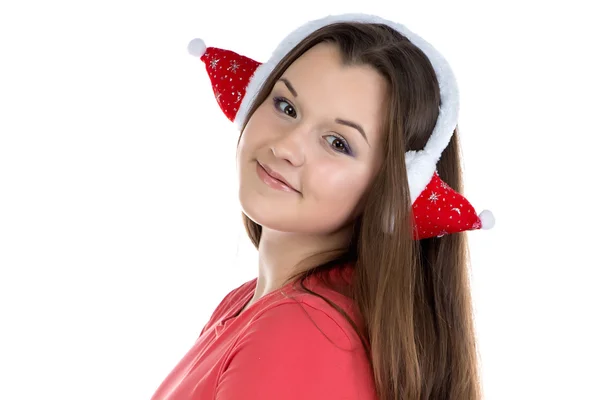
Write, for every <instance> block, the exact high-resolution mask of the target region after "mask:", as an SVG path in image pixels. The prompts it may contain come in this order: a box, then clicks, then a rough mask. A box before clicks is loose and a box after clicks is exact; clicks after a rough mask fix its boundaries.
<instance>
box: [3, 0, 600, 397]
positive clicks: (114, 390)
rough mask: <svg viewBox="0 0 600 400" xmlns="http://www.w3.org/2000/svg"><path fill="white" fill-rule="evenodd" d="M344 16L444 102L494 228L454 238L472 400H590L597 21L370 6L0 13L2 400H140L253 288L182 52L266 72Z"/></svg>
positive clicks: (520, 10)
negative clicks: (224, 303)
mask: <svg viewBox="0 0 600 400" xmlns="http://www.w3.org/2000/svg"><path fill="white" fill-rule="evenodd" d="M326 3H327V4H326ZM589 3H590V4H592V3H593V2H589ZM390 4H394V5H390ZM234 10H235V12H234ZM357 11H358V12H365V13H375V14H379V15H381V16H383V17H386V18H388V19H392V20H396V21H398V22H400V23H403V24H404V25H406V26H407V27H408V28H409V29H411V30H413V31H415V32H416V33H418V34H419V35H420V36H422V37H423V38H425V39H426V40H427V41H429V42H430V43H432V44H433V45H434V47H436V48H437V49H438V50H439V51H440V52H442V54H444V56H445V57H446V58H447V59H448V61H449V62H450V64H451V66H452V68H453V69H454V72H455V74H456V76H457V79H458V82H459V88H460V90H461V112H460V119H459V126H460V128H461V138H462V148H463V152H464V166H465V185H466V195H467V198H468V199H469V200H470V201H471V202H472V204H473V205H474V206H475V208H476V209H477V210H478V211H480V210H482V209H490V210H492V211H493V212H494V214H495V216H496V220H497V224H496V227H495V228H494V229H493V230H491V231H476V232H470V233H469V238H470V247H471V253H472V283H473V296H474V305H475V310H476V313H477V315H476V323H477V332H478V340H479V345H480V353H481V363H482V367H481V368H482V374H483V382H484V390H485V394H486V399H489V400H505V399H600V389H599V387H598V382H597V379H598V376H599V373H600V367H598V359H599V357H600V349H599V345H598V338H599V337H600V330H599V328H598V323H599V314H600V312H599V311H598V306H599V305H600V300H599V295H598V290H597V289H596V286H597V284H598V277H599V274H598V268H599V267H600V262H599V261H598V255H597V254H598V252H597V248H598V245H597V243H596V241H597V239H598V223H599V222H600V221H599V218H598V205H599V204H600V201H599V199H598V193H597V182H598V178H597V177H596V176H595V175H592V174H593V173H594V172H596V168H595V167H596V165H597V157H598V155H597V151H596V148H594V147H593V145H597V144H598V135H599V133H600V132H599V128H598V124H597V117H598V115H599V114H598V108H599V107H598V106H599V105H600V104H599V101H598V89H599V85H598V71H599V70H600V65H599V63H598V61H597V60H598V50H597V49H598V44H597V43H596V40H595V39H594V38H596V39H597V38H598V37H599V36H600V35H599V33H600V32H599V30H598V28H597V27H594V25H596V26H597V22H596V17H597V14H595V13H594V12H592V10H591V8H586V7H584V6H583V5H581V4H577V3H574V2H568V3H567V2H563V3H556V2H541V1H540V2H539V3H537V2H531V1H529V2H526V1H510V2H509V1H502V2H500V1H497V2H489V1H487V2H482V1H479V2H474V1H473V2H466V1H440V2H426V1H413V2H393V3H392V2H388V1H373V0H372V1H360V2H359V1H335V2H334V1H331V2H324V1H318V2H317V1H312V2H311V1H302V2H290V1H254V2H242V1H239V2H238V4H235V3H232V2H229V1H223V2H210V3H209V5H207V4H205V2H203V1H200V0H196V1H162V2H158V1H151V0H147V1H133V0H119V1H116V0H110V1H102V2H100V1H96V2H91V1H70V2H68V1H64V0H62V1H44V2H42V1H37V2H32V1H24V0H22V1H17V0H8V1H3V2H2V5H1V6H0V60H1V61H0V72H1V73H0V268H1V269H0V398H1V399H41V398H44V399H61V400H66V399H78V400H80V399H86V400H87V399H148V398H149V397H150V396H151V395H152V393H153V392H154V390H155V389H156V387H157V386H158V385H159V384H160V383H161V382H162V380H163V379H164V378H165V377H166V375H167V374H168V373H169V372H170V370H171V369H172V368H173V367H174V365H175V364H176V363H177V362H178V361H179V359H180V358H181V357H182V356H183V354H184V353H185V352H186V351H187V350H188V349H189V348H190V347H191V345H192V344H193V342H194V341H195V339H196V338H197V336H198V334H199V333H200V330H201V329H202V327H203V326H204V324H205V323H206V322H207V320H208V318H209V316H210V314H211V313H212V311H213V310H214V308H215V307H216V305H217V304H218V303H219V302H220V300H221V299H222V298H223V296H224V295H225V294H226V293H228V292H229V291H230V290H232V289H233V288H235V287H237V286H239V285H240V284H242V283H243V282H245V281H247V280H250V279H252V278H254V277H255V276H256V273H257V269H256V268H257V264H256V258H255V254H254V251H253V249H252V247H251V245H250V244H249V242H248V240H247V238H246V237H245V233H244V231H243V227H242V224H241V219H240V210H239V206H238V203H237V181H236V179H237V176H236V173H235V146H236V141H237V132H236V130H235V128H234V127H233V125H232V124H230V123H229V121H228V120H227V119H226V118H225V117H224V115H223V114H221V112H220V109H219V108H218V106H217V103H216V101H215V100H214V97H213V95H212V92H211V90H210V84H209V80H208V77H207V76H206V72H205V70H204V67H203V65H202V63H201V62H200V61H199V60H198V59H195V58H193V57H191V56H190V55H188V53H187V44H188V42H189V40H190V39H192V38H194V37H202V38H203V39H204V40H205V41H206V43H207V44H208V45H209V46H210V45H212V46H218V47H223V48H228V49H232V50H235V51H237V52H239V53H242V54H245V55H247V56H250V57H252V58H255V59H256V60H259V61H265V60H266V59H267V58H268V56H269V54H270V51H271V50H273V49H274V48H275V46H276V45H277V44H278V42H279V40H281V39H282V38H283V37H284V35H286V34H287V33H289V32H290V31H291V30H293V29H294V28H296V27H297V26H298V25H300V24H302V23H304V22H306V21H307V20H309V19H314V18H319V17H322V16H325V15H326V14H329V13H334V14H337V13H344V12H357Z"/></svg>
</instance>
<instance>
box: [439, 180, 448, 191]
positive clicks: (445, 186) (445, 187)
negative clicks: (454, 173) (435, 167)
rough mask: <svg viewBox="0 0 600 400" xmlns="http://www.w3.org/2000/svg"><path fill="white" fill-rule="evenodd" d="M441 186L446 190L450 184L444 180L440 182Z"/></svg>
mask: <svg viewBox="0 0 600 400" xmlns="http://www.w3.org/2000/svg"><path fill="white" fill-rule="evenodd" d="M440 186H441V187H442V188H443V189H446V190H448V189H450V186H448V184H447V183H446V182H444V181H442V183H441V184H440Z"/></svg>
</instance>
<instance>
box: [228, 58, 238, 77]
mask: <svg viewBox="0 0 600 400" xmlns="http://www.w3.org/2000/svg"><path fill="white" fill-rule="evenodd" d="M239 67H240V65H239V64H238V63H237V61H235V60H233V61H232V62H231V65H230V66H229V68H227V71H231V72H233V73H234V74H235V73H236V72H237V70H238V68H239Z"/></svg>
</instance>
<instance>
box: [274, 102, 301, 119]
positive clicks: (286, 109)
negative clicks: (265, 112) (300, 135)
mask: <svg viewBox="0 0 600 400" xmlns="http://www.w3.org/2000/svg"><path fill="white" fill-rule="evenodd" d="M274 102H275V108H277V111H280V112H282V113H284V114H285V115H289V116H290V117H292V118H296V110H295V109H294V107H293V106H292V105H291V104H290V103H289V102H288V101H287V100H286V99H282V98H275V99H274Z"/></svg>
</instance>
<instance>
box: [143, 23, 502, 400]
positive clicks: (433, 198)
mask: <svg viewBox="0 0 600 400" xmlns="http://www.w3.org/2000/svg"><path fill="white" fill-rule="evenodd" d="M188 49H189V51H190V53H192V54H193V55H195V56H198V57H200V58H201V60H202V61H203V62H204V63H205V64H206V70H207V72H208V74H209V77H210V79H211V82H212V85H213V90H214V93H215V96H216V99H217V101H218V103H219V105H220V107H221V109H222V110H223V111H224V113H225V115H226V116H227V117H228V118H229V119H230V120H232V121H234V122H236V123H237V124H238V125H239V127H240V130H241V135H240V138H239V141H238V148H237V165H238V172H239V199H240V203H241V206H242V210H243V213H242V218H243V221H244V224H245V227H246V231H247V233H248V235H249V237H250V239H251V241H252V242H253V243H254V245H255V246H256V248H257V249H258V253H259V265H258V277H257V278H256V279H254V280H252V281H250V282H246V283H245V284H243V285H241V286H240V287H238V288H236V289H235V290H233V291H231V292H230V293H229V294H228V295H227V296H225V298H224V299H223V300H222V302H221V303H220V304H219V306H218V307H217V308H216V310H215V311H214V313H213V315H212V317H211V318H210V320H209V321H208V323H207V324H206V326H205V327H204V329H203V330H202V332H201V334H200V337H199V338H198V340H197V341H196V343H195V344H194V346H193V347H192V349H190V351H189V352H188V353H187V354H186V355H185V356H184V358H183V359H182V360H181V361H180V363H179V364H178V365H177V366H176V367H175V368H174V370H173V371H172V372H171V374H169V376H168V377H167V378H166V379H165V381H164V382H163V383H162V385H161V386H160V387H159V388H158V390H157V391H156V393H155V395H154V397H153V398H154V399H178V400H184V399H216V400H238V399H239V400H241V399H245V400H259V399H260V400H275V399H277V400H280V399H286V400H296V399H298V400H299V399H311V400H319V399H323V400H324V399H327V400H333V399H356V400H359V399H360V400H368V399H381V400H392V399H457V400H459V399H460V400H467V399H479V398H481V393H480V387H479V378H478V368H477V366H478V363H477V361H478V357H477V350H476V341H475V336H474V328H473V319H472V307H471V298H470V290H469V280H468V270H467V254H466V236H465V234H466V233H465V231H468V230H473V229H480V228H489V227H491V226H492V225H493V217H492V215H491V213H489V212H487V211H485V212H483V213H481V214H480V215H479V216H478V215H477V214H476V213H475V211H474V209H473V207H472V206H471V205H470V204H469V202H468V201H467V200H466V199H465V198H464V197H463V196H462V195H461V194H460V192H461V190H462V188H461V168H460V158H459V147H458V138H457V135H456V133H457V132H456V130H457V118H458V91H457V88H456V83H455V80H454V76H453V74H452V71H451V70H450V67H449V66H448V64H447V63H446V61H445V60H444V58H443V57H442V56H441V55H440V54H439V53H438V52H437V51H436V50H435V49H434V48H433V47H431V46H430V45H429V44H428V43H427V42H425V41H424V40H423V39H421V38H420V37H418V36H417V35H415V34H414V33H412V32H410V31H409V30H408V29H406V28H405V27H404V26H402V25H399V24H396V23H394V22H391V21H387V20H384V19H381V18H379V17H375V16H370V15H356V14H352V15H341V16H329V17H326V18H323V19H320V20H316V21H311V22H309V23H307V24H306V25H304V26H302V27H300V28H298V29H297V30H296V31H294V32H292V33H291V34H290V35H289V36H288V37H286V38H285V39H284V40H283V41H282V43H281V44H280V46H279V47H278V48H277V49H276V50H275V52H274V53H273V55H272V57H271V59H270V60H269V61H268V62H267V63H264V64H260V63H258V62H256V61H254V60H252V59H250V58H247V57H244V56H241V55H239V54H237V53H234V52H232V51H228V50H223V49H218V48H214V47H209V48H206V46H205V45H204V43H203V42H202V41H201V40H199V39H195V40H193V41H192V42H191V43H190V45H189V47H188Z"/></svg>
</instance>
